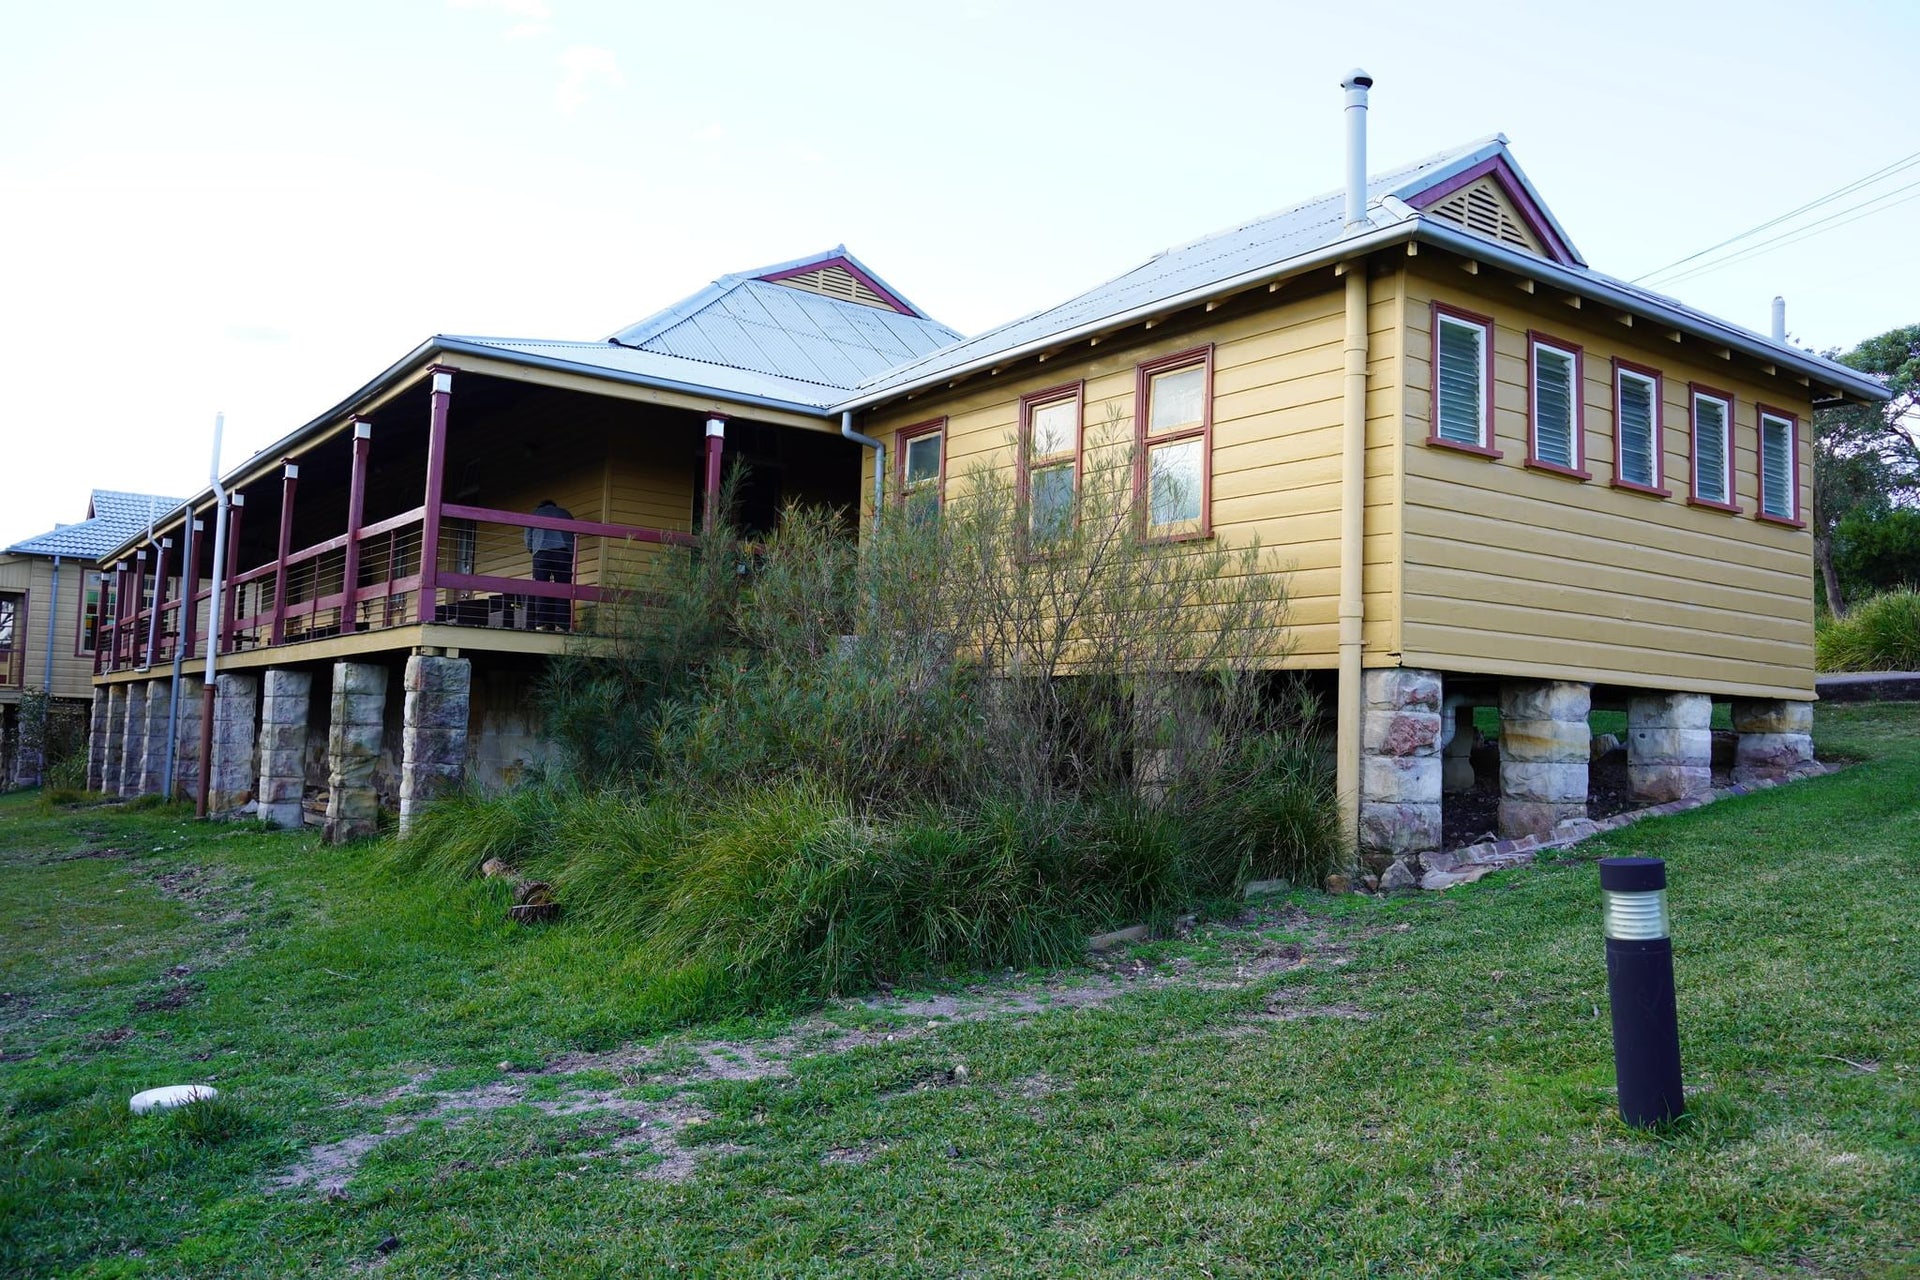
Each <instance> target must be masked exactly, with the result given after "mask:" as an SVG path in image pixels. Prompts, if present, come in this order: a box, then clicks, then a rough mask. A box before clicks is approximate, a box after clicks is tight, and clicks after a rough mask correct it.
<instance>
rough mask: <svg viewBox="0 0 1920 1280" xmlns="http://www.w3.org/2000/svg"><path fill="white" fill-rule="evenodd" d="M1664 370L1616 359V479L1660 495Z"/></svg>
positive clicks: (1626, 486)
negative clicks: (1662, 379) (1661, 407)
mask: <svg viewBox="0 0 1920 1280" xmlns="http://www.w3.org/2000/svg"><path fill="white" fill-rule="evenodd" d="M1660 448H1661V440H1660V371H1659V370H1658V369H1648V368H1644V367H1642V366H1640V365H1637V364H1629V363H1627V362H1626V361H1625V360H1615V361H1614V362H1613V483H1614V484H1615V485H1616V486H1618V487H1620V488H1622V489H1637V490H1639V491H1640V492H1641V493H1650V494H1653V495H1654V496H1656V497H1661V498H1664V497H1666V496H1667V493H1666V490H1665V489H1662V488H1661V487H1660Z"/></svg>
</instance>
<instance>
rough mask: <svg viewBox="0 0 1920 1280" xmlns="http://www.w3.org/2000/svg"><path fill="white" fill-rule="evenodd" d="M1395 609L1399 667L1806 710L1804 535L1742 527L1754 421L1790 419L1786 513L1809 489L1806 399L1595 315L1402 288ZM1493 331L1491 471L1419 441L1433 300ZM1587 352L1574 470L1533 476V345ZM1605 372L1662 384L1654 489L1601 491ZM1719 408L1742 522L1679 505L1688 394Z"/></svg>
mask: <svg viewBox="0 0 1920 1280" xmlns="http://www.w3.org/2000/svg"><path fill="white" fill-rule="evenodd" d="M1407 283H1408V290H1407V304H1406V321H1407V328H1406V334H1407V338H1406V352H1407V355H1406V367H1407V377H1406V407H1407V424H1406V438H1407V444H1406V448H1405V451H1404V452H1405V468H1406V508H1405V517H1404V518H1405V564H1404V568H1403V572H1404V574H1405V601H1404V619H1405V621H1404V633H1403V636H1402V641H1401V647H1402V657H1403V661H1404V662H1405V663H1406V665H1408V666H1416V667H1432V668H1437V669H1440V670H1451V671H1469V672H1478V673H1488V674H1502V675H1519V676H1552V677H1558V678H1565V679H1578V680H1591V681H1596V682H1602V683H1614V684H1623V685H1633V686H1640V687H1647V688H1665V689H1676V690H1697V691H1701V692H1711V693H1722V694H1748V695H1756V696H1779V697H1795V698H1805V697H1811V696H1812V693H1813V579H1812V563H1813V562H1812V538H1811V535H1810V534H1809V533H1808V532H1807V531H1806V530H1804V529H1790V528H1784V527H1781V526H1778V525H1772V524H1768V523H1766V522H1763V521H1759V520H1756V519H1754V518H1753V513H1754V511H1755V510H1756V509H1757V508H1758V503H1759V494H1758V481H1757V479H1756V475H1755V464H1756V454H1755V450H1756V439H1757V436H1756V432H1757V414H1756V410H1755V405H1756V403H1757V402H1764V403H1766V404H1768V405H1772V406H1777V407H1779V408H1783V409H1786V410H1789V411H1790V412H1792V413H1795V414H1797V415H1798V416H1799V419H1800V434H1801V439H1800V452H1799V461H1800V468H1799V469H1800V475H1799V484H1800V501H1801V502H1802V503H1803V504H1804V503H1805V502H1806V501H1807V498H1808V495H1809V493H1810V491H1811V489H1810V486H1811V483H1812V476H1811V468H1810V464H1809V461H1808V460H1809V459H1810V458H1811V454H1812V450H1811V442H1810V439H1809V433H1810V432H1811V429H1812V427H1811V424H1812V412H1811V404H1810V403H1809V398H1808V392H1807V389H1806V388H1805V387H1802V386H1800V385H1799V384H1798V383H1797V382H1795V381H1793V380H1792V379H1790V378H1786V377H1773V376H1769V375H1767V374H1765V373H1764V371H1762V370H1761V369H1760V368H1759V367H1758V366H1757V365H1755V364H1753V363H1752V362H1749V361H1743V360H1741V359H1739V358H1735V359H1731V360H1728V359H1722V358H1720V357H1719V356H1718V355H1717V354H1716V353H1715V352H1714V351H1713V350H1712V349H1710V348H1708V347H1706V346H1705V345H1703V344H1701V343H1698V342H1694V341H1691V340H1689V341H1687V342H1684V343H1676V342H1672V341H1670V340H1669V339H1668V338H1667V336H1666V335H1665V333H1664V332H1663V331H1662V330H1660V329H1658V328H1657V327H1654V326H1649V325H1647V324H1646V323H1645V322H1642V323H1641V324H1639V325H1636V326H1633V327H1631V328H1629V327H1628V326H1626V325H1623V324H1621V323H1619V322H1618V321H1617V320H1615V319H1614V318H1613V317H1612V316H1611V314H1609V313H1608V312H1606V311H1605V310H1603V309H1600V308H1597V307H1593V306H1588V307H1586V308H1582V309H1580V310H1575V309H1574V308H1572V307H1570V306H1568V305H1566V304H1565V303H1564V302H1562V301H1560V300H1559V298H1558V297H1557V296H1549V295H1548V294H1546V293H1541V294H1537V295H1529V294H1526V293H1523V292H1520V291H1519V290H1516V289H1514V288H1513V287H1512V286H1511V284H1506V285H1504V286H1502V285H1499V284H1492V283H1489V284H1481V283H1479V282H1478V281H1476V280H1474V279H1473V278H1472V277H1468V276H1466V275H1465V273H1464V272H1461V271H1460V270H1459V268H1458V267H1457V266H1454V265H1452V264H1450V263H1449V264H1446V265H1440V266H1435V267H1417V268H1416V269H1415V270H1414V271H1412V272H1411V273H1409V275H1408V277H1407ZM1436 297H1437V298H1438V299H1439V300H1441V301H1443V302H1448V303H1452V304H1454V305H1456V306H1460V307H1464V308H1468V309H1470V310H1473V311H1477V312H1480V313H1482V314H1485V315H1488V316H1491V317H1492V318H1493V320H1494V322H1495V328H1494V382H1495V388H1494V406H1495V415H1494V418H1495V420H1494V430H1495V444H1496V446H1497V447H1498V448H1499V449H1500V451H1501V452H1502V454H1503V456H1502V457H1501V458H1499V459H1497V460H1490V459H1487V458H1482V457H1477V456H1473V455H1471V454H1464V453H1459V452H1455V451H1452V450H1448V449H1444V448H1438V447H1434V446H1431V445H1429V444H1427V443H1426V437H1427V425H1428V415H1429V412H1430V395H1429V386H1430V374H1431V371H1430V367H1429V366H1430V351H1431V332H1430V327H1429V326H1430V317H1431V310H1430V303H1431V302H1432V301H1433V300H1434V299H1435V298H1436ZM1529 329H1534V330H1539V331H1542V332H1544V333H1547V334H1551V335H1552V336H1553V337H1556V338H1559V339H1562V340H1564V341H1567V342H1573V343H1578V344H1580V345H1581V346H1582V347H1583V349H1584V360H1583V367H1582V375H1583V385H1582V394H1583V397H1584V404H1585V412H1586V422H1585V438H1584V447H1585V466H1586V470H1587V471H1588V472H1589V473H1590V474H1591V476H1592V479H1591V480H1588V481H1584V482H1583V481H1576V480H1572V479H1567V478H1563V477H1561V476H1557V475H1552V474H1547V473H1543V472H1540V471H1535V470H1531V469H1528V468H1527V467H1526V466H1525V462H1526V458H1527V435H1526V432H1527V405H1528V387H1527V334H1528V330H1529ZM1615 357H1619V358H1622V359H1626V360H1631V361H1633V362H1635V363H1637V364H1642V365H1650V366H1653V367H1655V368H1658V369H1659V370H1660V371H1661V373H1662V379H1661V388H1662V413H1661V418H1662V421H1661V433H1660V440H1661V462H1662V484H1663V485H1664V487H1665V488H1666V489H1667V491H1668V493H1669V494H1670V495H1671V496H1669V497H1667V498H1664V499H1663V498H1655V497H1651V496H1648V495H1644V494H1640V493H1635V492H1629V491H1625V490H1620V489H1615V488H1613V487H1611V484H1610V481H1611V480H1612V478H1613V474H1614V407H1613V389H1612V377H1613V364H1612V361H1613V359H1614V358H1615ZM1691 382H1700V383H1705V384H1710V385H1712V386H1714V387H1716V388H1719V389H1721V390H1724V391H1727V392H1730V393H1732V395H1733V396H1734V398H1735V408H1734V428H1733V437H1734V489H1735V502H1736V504H1737V505H1738V506H1739V507H1740V508H1741V512H1742V514H1739V515H1733V514H1728V513H1726V512H1722V511H1718V510H1712V509H1707V508H1701V507H1694V506H1690V505H1688V502H1687V499H1688V497H1689V496H1690V494H1691V492H1692V488H1691V470H1690V468H1691V456H1692V455H1691V418H1690V412H1689V410H1690V399H1691V392H1690V388H1689V383H1691Z"/></svg>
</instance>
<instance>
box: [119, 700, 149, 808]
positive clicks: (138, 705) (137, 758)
mask: <svg viewBox="0 0 1920 1280" xmlns="http://www.w3.org/2000/svg"><path fill="white" fill-rule="evenodd" d="M126 689H127V700H126V703H125V704H124V706H123V707H122V711H123V717H122V718H123V726H122V728H121V731H120V741H121V750H120V776H119V778H118V780H117V782H116V785H115V788H114V789H115V790H116V791H118V792H119V793H120V794H121V795H123V796H137V795H139V794H140V774H141V770H142V769H143V768H145V766H146V762H147V686H146V684H145V682H143V681H138V680H136V681H134V682H132V683H130V684H128V685H127V686H126Z"/></svg>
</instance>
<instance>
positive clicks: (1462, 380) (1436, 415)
mask: <svg viewBox="0 0 1920 1280" xmlns="http://www.w3.org/2000/svg"><path fill="white" fill-rule="evenodd" d="M1427 443H1428V444H1437V445H1443V446H1445V447H1447V448H1450V449H1465V450H1466V451H1468V452H1469V453H1482V454H1486V455H1488V456H1489V457H1495V458H1497V457H1499V456H1500V454H1499V451H1498V450H1496V449H1495V448H1494V447H1493V321H1491V320H1489V319H1488V318H1487V317H1485V316H1480V315H1475V314H1474V313H1473V312H1471V311H1461V310H1460V309H1458V308H1457V307H1449V306H1447V305H1446V304H1445V303H1440V302H1436V303H1434V304H1433V421H1432V423H1431V424H1430V426H1429V428H1428V432H1427Z"/></svg>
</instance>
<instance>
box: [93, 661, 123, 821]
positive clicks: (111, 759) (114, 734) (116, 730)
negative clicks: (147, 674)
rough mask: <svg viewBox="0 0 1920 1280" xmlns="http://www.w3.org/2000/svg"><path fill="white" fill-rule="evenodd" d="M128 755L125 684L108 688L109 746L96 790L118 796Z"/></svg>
mask: <svg viewBox="0 0 1920 1280" xmlns="http://www.w3.org/2000/svg"><path fill="white" fill-rule="evenodd" d="M126 754H127V687H126V686H125V685H123V684H116V685H109V686H108V687H107V746H106V750H105V751H103V752H102V753H101V758H100V785H99V786H98V787H97V788H95V789H96V790H98V791H100V792H103V793H105V794H107V795H114V794H117V793H118V792H119V790H120V768H121V762H122V761H124V760H125V759H126Z"/></svg>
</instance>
